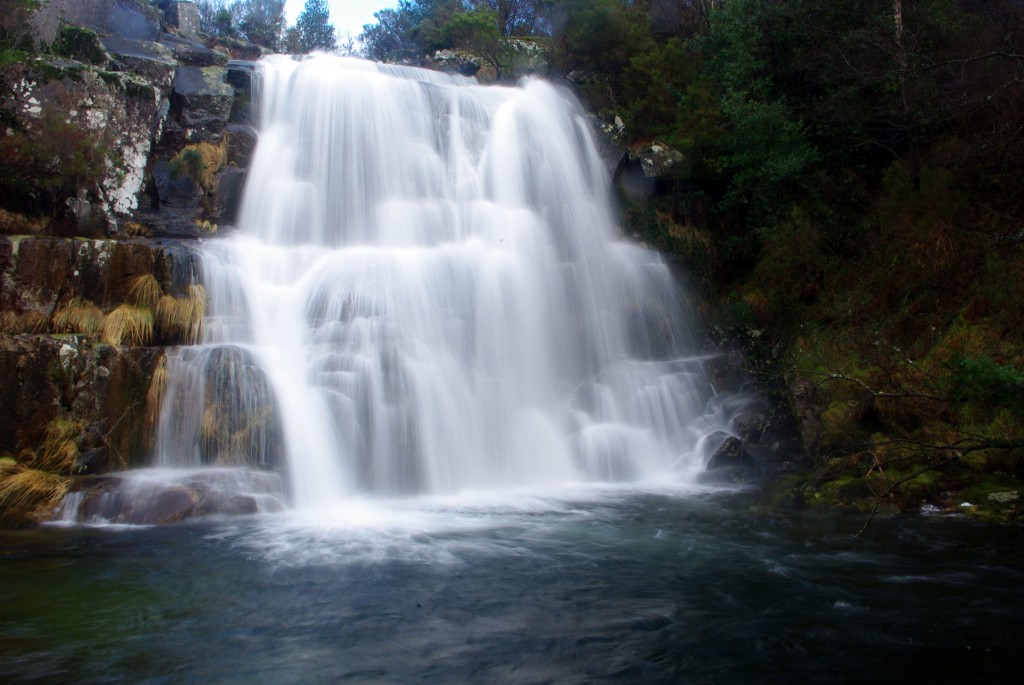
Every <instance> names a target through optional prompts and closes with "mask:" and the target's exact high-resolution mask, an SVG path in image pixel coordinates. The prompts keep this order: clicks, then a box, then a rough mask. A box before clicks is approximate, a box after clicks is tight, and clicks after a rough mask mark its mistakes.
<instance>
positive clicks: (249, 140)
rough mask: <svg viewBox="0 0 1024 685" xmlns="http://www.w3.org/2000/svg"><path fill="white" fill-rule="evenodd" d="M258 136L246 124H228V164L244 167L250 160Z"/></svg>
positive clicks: (254, 130)
mask: <svg viewBox="0 0 1024 685" xmlns="http://www.w3.org/2000/svg"><path fill="white" fill-rule="evenodd" d="M257 142H259V138H258V136H257V134H256V129H254V128H253V127H252V126H249V125H248V124H228V165H229V166H238V167H243V168H246V167H248V166H249V163H250V162H252V153H253V152H255V151H256V143H257Z"/></svg>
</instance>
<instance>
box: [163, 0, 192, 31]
mask: <svg viewBox="0 0 1024 685" xmlns="http://www.w3.org/2000/svg"><path fill="white" fill-rule="evenodd" d="M167 5H168V7H167V9H166V10H165V12H164V14H165V15H166V16H167V23H168V24H170V25H171V26H173V27H175V28H176V29H178V35H180V36H189V37H192V38H194V37H196V36H198V35H199V7H198V6H197V5H196V3H194V2H191V0H187V1H182V0H177V2H170V3H167Z"/></svg>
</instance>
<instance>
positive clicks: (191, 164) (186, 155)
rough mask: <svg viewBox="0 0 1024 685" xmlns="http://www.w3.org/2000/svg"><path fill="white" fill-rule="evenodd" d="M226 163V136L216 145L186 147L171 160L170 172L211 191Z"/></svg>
mask: <svg viewBox="0 0 1024 685" xmlns="http://www.w3.org/2000/svg"><path fill="white" fill-rule="evenodd" d="M227 161H228V140H227V136H225V137H224V139H223V140H222V141H221V142H220V144H218V145H213V144H212V143H194V144H192V145H186V146H185V147H184V148H183V149H182V150H181V152H179V153H178V154H176V155H175V156H174V157H173V158H171V161H170V164H171V169H172V170H178V173H184V174H186V175H188V176H189V177H191V178H192V180H193V181H195V182H196V183H198V184H199V185H201V186H202V187H203V188H205V189H206V190H213V188H214V186H215V184H216V178H215V177H216V175H217V172H218V171H220V170H221V169H222V168H223V167H224V165H225V164H226V163H227Z"/></svg>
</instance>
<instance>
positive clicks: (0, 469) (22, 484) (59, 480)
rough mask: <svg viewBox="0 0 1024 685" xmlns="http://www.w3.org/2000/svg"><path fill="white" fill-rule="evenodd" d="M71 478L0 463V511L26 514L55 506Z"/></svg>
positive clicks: (69, 484) (65, 490) (65, 492)
mask: <svg viewBox="0 0 1024 685" xmlns="http://www.w3.org/2000/svg"><path fill="white" fill-rule="evenodd" d="M70 486H71V479H70V478H66V477H64V476H59V475H57V474H55V473H48V472H46V471H40V470H38V469H30V468H26V467H24V466H20V465H14V466H11V465H8V464H4V465H3V466H0V512H2V513H3V514H4V515H6V516H10V515H11V514H20V515H22V516H25V515H28V514H30V513H31V512H33V511H36V510H38V509H40V508H42V507H44V506H45V507H55V506H57V504H59V503H60V501H61V500H62V499H63V498H64V495H66V494H67V492H68V489H69V488H70Z"/></svg>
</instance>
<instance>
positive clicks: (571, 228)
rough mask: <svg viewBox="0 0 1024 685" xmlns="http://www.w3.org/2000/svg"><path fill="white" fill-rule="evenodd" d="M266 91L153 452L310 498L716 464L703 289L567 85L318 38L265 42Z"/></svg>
mask: <svg viewBox="0 0 1024 685" xmlns="http://www.w3.org/2000/svg"><path fill="white" fill-rule="evenodd" d="M255 92H256V95H257V98H258V103H259V115H258V119H259V129H260V133H259V143H258V146H257V148H256V151H255V154H254V159H253V162H252V165H251V167H250V170H249V177H248V181H247V185H246V189H245V194H244V199H243V206H242V210H241V213H240V218H239V221H238V227H237V231H235V232H234V233H233V234H232V235H230V236H228V237H224V238H220V239H217V240H212V241H209V242H208V243H207V244H206V245H205V246H204V250H205V254H204V257H203V265H202V269H203V280H204V283H205V286H206V290H207V293H208V297H209V301H208V306H207V317H206V320H205V322H204V338H203V342H202V343H201V344H199V345H195V346H190V347H183V348H179V349H177V350H176V351H174V352H173V353H171V354H170V355H169V358H168V382H167V390H166V394H165V397H164V401H163V405H162V413H161V416H160V419H159V425H158V439H157V448H156V462H157V465H158V466H162V467H197V466H202V465H210V464H216V465H231V464H235V465H248V466H257V467H266V468H276V469H279V470H281V471H282V472H283V473H284V474H285V476H286V480H287V482H288V484H289V488H290V490H291V497H292V500H293V504H295V505H296V506H300V507H317V506H322V505H327V504H331V503H333V502H337V501H339V500H341V499H344V498H346V497H351V496H353V495H358V494H364V493H373V494H382V495H389V496H391V495H404V494H446V493H457V492H461V491H468V490H476V491H480V490H484V491H488V490H506V489H519V488H531V487H535V486H546V485H550V484H558V483H578V482H588V481H590V482H622V481H648V480H657V479H669V480H682V481H686V480H688V479H691V478H693V477H694V475H695V474H696V473H697V472H699V471H700V470H701V468H702V466H703V461H704V460H705V458H706V455H705V454H703V450H702V449H701V446H702V445H703V441H704V438H705V437H706V436H707V435H708V434H710V433H712V432H713V431H714V430H716V429H718V428H721V427H722V418H721V417H720V416H718V415H717V414H716V412H715V411H714V410H713V407H714V406H715V405H714V402H713V398H714V392H713V389H712V388H711V386H710V384H709V382H708V380H707V378H706V376H705V374H704V371H703V367H702V363H701V360H700V358H698V357H697V356H695V345H694V340H693V335H692V332H691V329H692V327H693V321H694V317H693V313H692V312H691V308H690V304H689V302H688V300H687V297H686V294H685V292H684V291H683V290H682V289H681V288H680V286H679V285H678V284H677V283H676V282H675V281H674V279H673V277H672V275H671V273H670V271H669V269H668V267H667V266H666V264H665V263H663V261H662V260H661V258H660V257H659V255H658V254H657V253H655V252H652V251H650V250H647V249H644V248H642V247H639V246H637V245H634V244H632V243H630V242H628V241H626V240H623V239H622V238H621V237H620V235H619V233H618V229H617V227H616V225H615V218H614V216H615V215H614V211H613V207H612V204H611V200H610V197H609V192H608V186H609V181H608V178H607V175H606V173H605V171H604V168H603V166H602V163H601V161H600V159H599V157H598V154H597V152H596V149H595V146H594V142H593V139H592V137H591V133H590V131H589V129H588V126H587V123H586V120H585V118H584V116H583V114H582V112H581V111H580V109H579V107H578V105H577V104H576V103H575V102H574V101H573V100H572V99H571V98H570V97H567V96H566V95H565V94H564V93H562V92H560V91H559V90H558V89H556V88H555V87H553V86H552V85H550V84H549V83H546V82H544V81H542V80H536V79H531V80H527V81H525V82H523V83H522V84H521V85H520V86H519V87H514V88H513V87H497V86H486V87H485V86H480V85H477V84H476V83H475V81H473V80H471V79H465V78H460V77H451V76H446V75H443V74H439V73H436V72H431V71H426V70H420V69H413V68H406V67H395V66H385V65H380V64H372V63H369V62H365V61H361V60H355V59H348V58H338V57H329V56H317V57H312V58H308V59H303V60H296V59H293V58H288V57H282V56H273V57H268V58H265V59H264V60H263V61H261V62H260V63H259V66H258V70H257V76H256V89H255Z"/></svg>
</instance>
